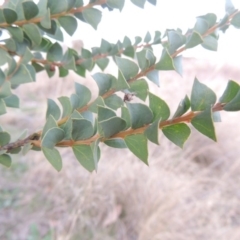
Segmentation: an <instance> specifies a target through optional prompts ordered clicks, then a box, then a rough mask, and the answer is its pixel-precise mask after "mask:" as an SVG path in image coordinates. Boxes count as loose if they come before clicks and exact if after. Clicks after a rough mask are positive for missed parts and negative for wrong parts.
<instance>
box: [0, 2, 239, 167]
mask: <svg viewBox="0 0 240 240" xmlns="http://www.w3.org/2000/svg"><path fill="white" fill-rule="evenodd" d="M131 2H132V3H133V4H134V5H136V6H137V7H141V8H144V6H145V4H153V5H156V2H157V1H156V0H147V1H146V0H131ZM124 3H125V1H124V0H90V1H89V3H84V2H83V1H82V0H59V1H56V0H40V1H39V2H38V3H37V4H36V3H35V2H34V1H31V0H9V1H5V3H4V4H3V5H2V7H1V9H0V28H1V32H3V31H4V32H7V33H8V36H9V37H8V38H7V39H4V40H2V41H1V43H0V55H1V58H0V65H1V69H0V114H6V113H7V108H19V97H18V96H17V95H16V94H14V89H15V88H17V87H18V86H19V85H21V84H27V83H30V82H34V81H36V73H38V72H40V71H46V72H47V74H48V76H49V77H52V76H53V75H54V74H55V72H56V71H57V72H58V73H59V77H60V78H62V77H65V76H67V75H68V73H69V71H74V72H75V73H77V74H78V75H80V76H82V77H84V76H85V73H86V72H87V71H89V72H91V71H92V69H93V68H94V67H95V66H98V67H99V69H100V70H101V71H100V72H98V73H95V74H94V75H93V79H94V80H95V81H96V83H97V85H98V89H99V92H98V97H97V98H96V99H95V100H94V101H91V91H90V90H89V89H88V88H87V87H86V86H84V85H82V84H79V83H75V93H73V94H72V95H71V96H70V97H65V96H61V97H59V98H58V102H55V101H54V100H52V99H47V100H46V102H47V112H46V122H45V124H44V127H43V129H42V130H41V131H38V132H35V133H33V134H31V135H29V136H26V135H25V136H20V137H19V139H18V140H17V141H15V142H12V141H11V136H10V134H9V133H8V132H6V131H4V130H3V128H1V129H0V130H1V132H0V154H1V155H0V163H1V164H3V165H5V166H6V167H9V166H10V165H11V155H12V154H18V153H19V152H20V151H22V152H23V153H24V154H26V153H27V152H28V151H30V150H32V151H36V150H38V151H39V150H41V151H42V152H43V154H44V156H45V157H46V159H47V160H48V161H49V162H50V163H51V164H52V166H53V167H54V168H55V169H56V170H57V171H60V170H61V168H62V158H61V155H60V153H59V151H58V148H60V147H69V148H72V151H73V153H74V155H75V157H76V159H77V160H78V161H79V162H80V164H81V165H82V166H83V167H84V168H86V169H87V170H88V171H93V170H97V165H98V161H99V159H100V148H99V144H100V143H105V144H106V145H108V146H109V147H114V148H128V149H129V150H130V151H131V152H132V153H133V154H134V155H136V156H137V157H138V158H139V159H140V160H142V161H143V162H144V163H145V164H148V147H147V144H148V141H151V142H153V143H155V144H159V142H158V134H159V130H161V131H162V132H163V134H164V135H165V136H166V137H167V138H168V139H169V140H170V141H172V142H173V143H174V144H176V145H177V146H179V147H183V145H184V143H185V142H186V140H187V139H188V137H189V135H190V133H191V131H190V128H189V126H188V125H189V124H191V125H192V126H193V127H194V128H195V129H197V130H198V131H199V132H200V133H202V134H204V135H205V136H207V137H208V138H210V139H212V140H214V141H216V134H215V130H214V119H216V118H218V116H219V115H218V113H219V112H220V111H238V110H240V86H239V85H238V83H236V82H234V81H232V80H230V81H229V82H228V84H227V86H226V89H225V91H224V92H223V94H222V96H220V97H219V98H217V96H216V94H215V93H214V92H213V91H212V90H211V89H210V88H209V87H207V86H206V85H204V84H202V83H201V82H199V81H198V79H197V78H195V79H194V81H193V86H192V91H191V94H190V96H185V97H183V100H182V101H181V102H180V103H179V106H178V108H177V110H176V111H175V113H173V114H172V117H170V109H169V107H168V104H167V103H166V102H165V101H164V100H163V99H161V98H160V97H159V96H156V95H154V94H153V93H151V92H149V89H148V81H151V82H153V83H155V84H156V87H157V86H159V71H166V70H170V71H176V72H177V73H179V74H180V75H181V74H182V56H181V54H182V53H183V52H184V51H186V50H187V49H189V48H194V47H196V46H198V45H202V47H203V48H205V49H207V50H211V51H216V50H217V46H218V38H219V35H218V33H219V31H223V32H225V31H226V30H227V28H228V27H229V26H230V25H233V26H234V27H236V28H240V12H239V11H238V10H237V9H235V8H234V6H233V5H232V4H231V2H229V1H228V2H227V3H226V15H225V16H224V17H223V18H222V19H221V20H219V21H218V20H217V17H216V15H215V14H213V13H208V14H206V15H203V16H199V17H197V18H196V23H195V25H194V27H193V28H191V29H189V30H188V31H187V32H186V33H182V31H181V30H180V29H177V30H174V29H170V30H166V32H165V33H164V34H161V32H159V31H156V32H155V34H153V35H151V34H150V33H149V32H147V33H146V35H145V36H144V37H143V38H142V37H139V36H136V37H135V41H134V42H133V41H131V39H130V38H128V37H125V38H124V39H123V41H120V40H119V41H118V42H117V43H110V42H108V41H107V40H104V39H102V42H101V45H100V47H93V48H92V49H91V50H89V49H84V48H83V49H82V51H81V54H79V53H78V52H77V51H76V50H74V49H71V48H68V49H67V50H66V51H63V48H62V46H61V44H60V43H59V42H61V41H63V32H62V31H63V30H65V32H66V33H68V34H69V35H70V36H71V35H73V34H74V32H75V31H76V30H77V28H78V21H79V20H80V21H82V22H84V23H86V24H90V25H91V26H92V27H93V28H94V29H97V26H98V24H100V22H101V18H102V12H101V8H107V9H108V10H109V11H112V10H114V11H116V9H117V10H120V11H121V10H122V9H123V8H124ZM114 11H113V12H112V14H114ZM157 44H158V45H161V46H162V52H161V54H160V55H155V53H154V51H153V45H157ZM110 59H112V60H113V61H114V63H115V64H116V66H117V68H118V74H117V75H116V76H114V75H111V74H107V73H104V70H105V68H106V67H107V66H108V64H109V61H110ZM119 91H121V92H124V94H125V96H124V98H123V99H122V98H120V97H119V96H118V95H117V94H116V93H117V92H119ZM133 96H134V97H136V98H139V99H140V100H142V101H140V103H133V102H131V98H132V97H133ZM217 99H219V100H217ZM119 109H120V110H119ZM116 110H118V113H119V112H120V114H117V112H116Z"/></svg>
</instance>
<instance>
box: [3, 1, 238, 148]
mask: <svg viewBox="0 0 240 240" xmlns="http://www.w3.org/2000/svg"><path fill="white" fill-rule="evenodd" d="M100 3H101V4H103V3H105V0H100V1H97V2H96V3H95V4H94V5H97V4H98V5H101V4H100ZM92 6H93V5H92ZM92 6H91V7H92ZM86 7H88V8H89V7H90V4H88V5H87V6H85V8H86ZM239 12H240V11H235V12H234V13H232V14H231V15H230V16H229V18H228V21H226V23H224V24H222V25H219V23H217V24H215V25H214V26H213V27H211V28H210V29H208V31H207V32H206V33H204V34H203V35H202V37H206V36H208V35H210V34H212V33H213V32H215V30H216V29H218V28H219V27H221V28H223V27H224V26H228V25H229V23H230V20H231V19H232V18H233V17H234V16H235V15H236V14H237V13H239ZM0 27H1V24H0ZM185 50H187V49H186V48H185V47H181V48H179V49H178V50H176V51H175V52H174V53H173V54H171V57H172V58H175V57H176V56H177V55H179V54H180V53H181V52H183V51H185ZM155 66H156V65H153V66H151V67H149V68H147V69H145V70H144V71H141V72H140V73H138V74H137V75H136V76H135V77H133V78H131V79H128V82H134V81H136V80H137V79H139V78H141V77H143V76H145V75H146V74H147V73H148V72H150V71H152V70H154V69H155ZM115 92H117V90H116V89H111V90H109V91H107V92H106V93H105V94H104V95H103V96H102V97H103V98H107V97H109V96H111V95H112V94H114V93H115ZM91 104H92V102H90V103H89V104H87V105H85V106H84V107H82V108H80V109H77V111H78V112H80V113H81V112H84V111H86V110H88V108H89V106H90V105H91ZM223 106H224V104H219V103H217V104H216V105H214V106H213V108H212V111H221V110H223ZM197 114H199V112H190V113H187V114H185V115H183V116H181V117H179V118H175V119H172V120H166V121H163V122H161V123H160V126H159V128H163V127H165V126H167V125H172V124H176V123H180V122H190V121H191V119H192V118H193V117H195V116H196V115H197ZM68 119H69V117H65V118H62V119H61V120H59V121H58V125H62V124H64V123H65V122H66V121H67V120H68ZM146 127H147V126H144V127H142V128H139V129H129V130H127V131H124V132H120V133H118V134H116V135H114V136H112V137H111V138H116V137H121V138H124V137H125V136H126V135H131V134H137V133H143V132H144V130H145V129H146ZM41 134H42V131H39V132H37V133H34V134H32V135H30V136H29V137H27V138H26V139H25V140H26V142H24V141H23V142H22V143H23V145H25V144H26V143H29V142H31V144H32V145H33V146H36V147H40V146H41V142H40V140H39V139H40V136H41ZM33 135H35V136H38V139H37V140H31V139H30V138H31V136H33ZM98 138H101V136H100V135H98V134H96V135H95V136H93V137H92V138H90V139H88V140H81V141H76V142H74V141H72V140H71V141H64V142H60V143H58V144H57V146H59V147H60V146H72V145H75V144H77V145H78V144H85V145H86V144H90V143H91V142H93V141H95V140H96V139H98ZM105 140H106V139H105ZM101 141H104V139H103V138H101ZM17 142H19V141H16V142H14V143H9V144H7V145H5V146H2V147H0V150H7V149H8V146H11V147H10V148H11V149H12V148H15V147H14V146H15V145H17V144H16V143H17ZM23 145H21V146H23Z"/></svg>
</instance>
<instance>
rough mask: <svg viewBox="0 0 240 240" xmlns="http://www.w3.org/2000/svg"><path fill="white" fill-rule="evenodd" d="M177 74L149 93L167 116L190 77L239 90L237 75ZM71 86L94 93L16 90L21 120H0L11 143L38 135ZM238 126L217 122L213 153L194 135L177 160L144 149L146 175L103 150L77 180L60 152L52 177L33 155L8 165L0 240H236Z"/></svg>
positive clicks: (193, 70) (233, 121) (128, 159)
mask: <svg viewBox="0 0 240 240" xmlns="http://www.w3.org/2000/svg"><path fill="white" fill-rule="evenodd" d="M184 70H185V73H184V76H183V78H180V77H179V76H177V75H176V74H174V73H163V74H161V86H162V87H161V88H160V89H157V90H156V89H155V88H154V89H153V87H151V89H152V90H153V91H154V92H155V93H157V94H158V95H159V96H160V97H162V98H163V99H166V100H167V102H168V103H170V106H171V109H172V111H174V110H175V108H176V107H177V105H178V102H179V100H180V99H181V98H183V97H184V96H185V94H188V95H190V90H191V86H192V80H193V78H194V77H195V75H196V76H197V77H198V78H199V80H200V81H202V82H204V83H206V84H208V85H209V86H210V87H212V89H213V90H216V91H217V92H218V93H219V94H221V92H222V90H223V89H224V87H225V85H226V83H227V80H228V79H229V78H233V79H234V80H236V81H238V82H239V83H240V77H239V76H240V70H239V69H236V68H232V67H230V66H216V65H214V64H213V65H211V64H209V63H204V62H202V61H195V60H189V59H188V60H185V63H184ZM74 81H79V82H84V83H86V84H87V85H88V86H90V87H93V88H94V89H95V90H94V92H96V86H95V85H94V86H93V85H92V82H91V81H90V80H89V79H87V80H83V79H82V80H80V79H79V77H76V76H71V77H69V78H66V79H64V80H57V79H48V78H47V77H46V76H44V75H40V77H39V79H38V81H37V83H35V84H32V85H31V84H29V85H25V86H21V87H20V88H19V89H17V90H16V91H17V92H18V94H21V96H22V108H23V109H24V112H23V113H21V112H17V113H18V117H17V119H16V112H15V111H11V115H10V116H9V115H8V116H3V117H2V122H3V123H4V124H3V125H4V126H6V128H7V129H9V130H11V132H14V133H16V132H17V133H20V132H21V131H20V130H19V129H24V128H29V129H30V132H31V131H34V130H36V129H40V128H41V127H42V125H43V121H44V117H45V116H44V114H45V110H46V102H44V101H43V100H44V99H46V98H53V99H56V98H57V97H59V96H61V95H66V96H70V94H71V93H72V92H73V91H74V90H73V89H74ZM46 83H49V84H48V85H47V87H46ZM25 87H26V88H25ZM95 95H96V93H95ZM239 116H240V115H239V113H227V114H222V119H223V122H222V123H216V132H217V136H218V143H214V142H212V141H211V140H208V139H207V138H206V137H204V136H202V135H200V134H199V133H197V132H196V131H195V130H194V129H193V134H192V136H191V138H190V139H189V141H188V142H187V143H186V145H185V147H184V150H181V149H179V148H177V147H176V146H174V145H173V144H172V143H171V142H169V141H168V140H167V139H166V138H165V137H164V136H161V139H160V142H161V145H160V146H154V145H152V144H149V146H150V147H149V154H150V157H149V163H150V166H149V167H147V166H145V165H144V164H143V163H142V162H140V161H139V160H138V159H137V158H135V157H134V156H133V155H132V154H131V153H130V152H129V151H127V150H118V149H112V148H108V147H107V146H105V145H103V144H102V145H101V149H102V156H101V161H100V163H99V169H98V173H97V174H96V173H92V174H89V173H88V172H87V171H85V170H84V169H83V168H82V167H81V166H80V165H79V164H78V162H77V161H76V159H75V158H74V156H73V154H72V153H71V151H70V150H69V149H62V150H61V152H62V156H63V162H64V167H63V170H62V171H61V172H60V173H56V171H55V170H54V169H53V168H52V167H51V166H50V164H49V163H48V162H47V161H46V160H45V159H44V157H43V155H42V153H41V152H30V153H29V154H27V155H26V156H21V157H20V158H18V157H16V158H15V159H14V165H13V167H12V168H11V169H10V170H7V169H5V168H2V167H1V169H0V171H1V175H0V183H1V191H0V204H1V205H0V207H1V208H0V226H1V227H0V239H11V240H15V239H16V240H21V239H22V240H25V239H28V237H29V228H30V226H31V224H33V223H34V224H35V225H37V226H38V229H39V231H40V233H41V234H42V236H43V235H44V234H46V233H47V232H48V231H49V230H53V231H54V234H53V236H52V239H57V240H68V239H69V240H78V239H81V240H82V239H83V240H88V239H89V240H90V239H93V240H102V239H104V240H105V239H106V240H115V239H119V240H137V239H138V240H198V239H199V240H202V239H208V240H215V239H220V240H226V239H227V240H238V239H240V190H239V182H240V148H239V142H240V137H239V131H240V127H239V120H238V119H239ZM4 191H5V192H4ZM6 191H7V194H6ZM31 239H34V240H35V239H37V238H31Z"/></svg>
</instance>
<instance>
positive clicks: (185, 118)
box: [0, 103, 224, 150]
mask: <svg viewBox="0 0 240 240" xmlns="http://www.w3.org/2000/svg"><path fill="white" fill-rule="evenodd" d="M223 107H224V104H223V103H216V104H215V105H214V106H213V107H212V111H213V112H217V111H222V110H223ZM199 113H201V111H197V112H192V111H190V112H188V113H186V114H184V115H183V116H180V117H177V118H174V119H170V120H165V121H162V122H160V124H159V128H160V129H162V128H164V127H166V126H170V125H174V124H178V123H190V122H191V121H192V119H193V118H194V117H195V116H197V115H198V114H199ZM148 126H149V124H148V125H145V126H143V127H140V128H137V129H132V128H130V129H128V130H126V131H122V132H119V133H117V134H115V135H113V136H111V137H110V138H103V137H101V136H100V135H99V134H96V135H94V136H93V137H91V138H89V139H86V140H79V141H73V140H65V141H62V142H59V143H58V144H57V145H56V146H57V147H72V146H74V145H90V144H91V143H92V142H94V141H96V140H97V139H100V141H101V142H104V141H106V140H108V139H114V138H122V139H124V138H125V137H126V136H129V135H135V134H142V133H144V131H145V130H146V128H147V127H148ZM31 143H32V144H33V145H34V146H37V147H41V142H40V140H38V141H36V140H34V141H31ZM0 150H1V148H0Z"/></svg>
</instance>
